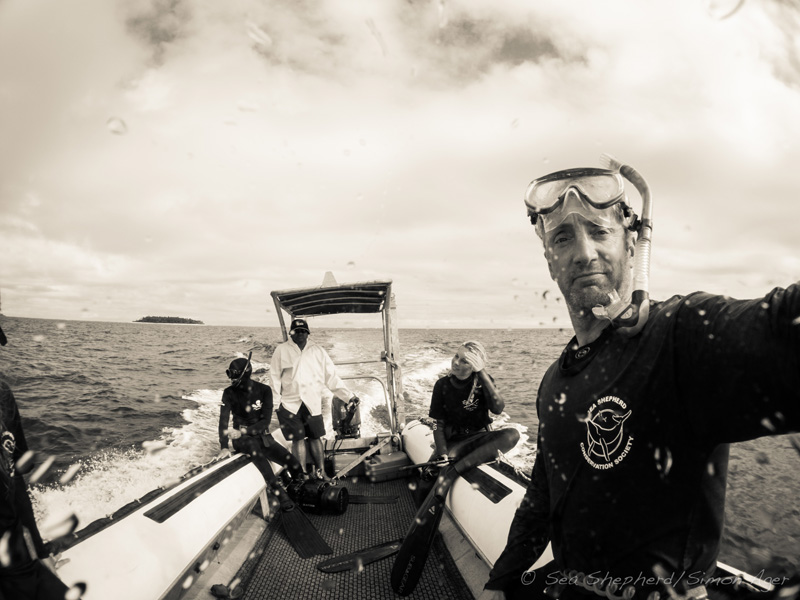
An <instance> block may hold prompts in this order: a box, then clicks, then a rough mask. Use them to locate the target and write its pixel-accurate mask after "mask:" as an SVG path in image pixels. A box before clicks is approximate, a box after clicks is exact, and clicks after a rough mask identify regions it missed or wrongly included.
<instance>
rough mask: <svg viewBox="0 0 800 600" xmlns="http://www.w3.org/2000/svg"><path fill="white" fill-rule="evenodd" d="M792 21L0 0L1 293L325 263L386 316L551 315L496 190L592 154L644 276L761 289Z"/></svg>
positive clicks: (799, 176)
mask: <svg viewBox="0 0 800 600" xmlns="http://www.w3.org/2000/svg"><path fill="white" fill-rule="evenodd" d="M737 7H738V8H737ZM731 11H733V13H732V14H730V13H731ZM799 30H800V3H798V1H797V0H762V1H759V2H755V1H753V0H744V2H743V3H741V4H740V3H739V2H738V0H732V1H729V2H728V1H725V0H670V1H669V2H666V1H665V2H647V3H644V2H638V1H635V0H630V1H618V0H605V1H603V2H597V0H581V1H565V0H542V1H538V2H535V3H534V2H530V1H529V0H482V1H479V0H438V1H437V0H427V1H426V0H382V1H381V2H375V1H371V0H362V1H358V0H328V1H325V0H319V1H313V2H311V1H303V2H273V1H271V0H226V1H225V2H218V1H216V0H195V1H192V2H189V1H187V0H66V1H59V2H53V1H52V0H5V1H4V2H2V3H0V253H1V256H2V258H1V259H0V292H1V293H2V311H3V313H4V314H6V315H12V316H21V317H43V318H53V319H88V320H107V321H131V320H134V319H137V318H139V317H141V316H144V315H173V316H183V317H190V318H196V319H201V320H203V321H204V322H206V323H207V324H215V325H223V324H236V325H239V324H240V325H251V326H253V325H263V326H274V325H275V324H277V321H276V319H275V314H274V309H273V308H272V307H271V299H270V297H269V292H270V291H271V290H275V289H290V288H297V287H306V286H311V285H316V284H318V283H321V281H322V278H323V275H324V273H325V272H326V271H333V273H334V274H335V275H336V277H337V279H338V280H339V282H357V281H371V280H375V279H384V278H390V279H392V280H393V281H394V288H395V294H396V297H397V302H398V313H399V314H398V316H399V318H400V325H401V327H507V326H513V327H537V326H542V325H544V326H554V325H555V326H562V325H567V324H568V320H567V318H566V310H565V309H564V307H563V300H561V299H560V298H558V293H557V288H556V287H555V285H554V283H553V282H552V281H551V280H550V279H549V276H548V273H547V268H546V264H545V262H544V259H543V257H542V255H541V246H540V243H539V241H538V239H537V238H536V236H535V234H534V233H533V230H532V228H531V226H530V224H529V223H528V222H527V221H526V218H525V211H524V206H523V202H522V196H523V193H524V190H525V187H526V186H527V184H528V182H529V181H530V180H531V179H533V178H534V177H537V176H540V175H543V174H545V173H548V172H550V171H554V170H557V169H563V168H567V167H574V166H600V155H601V154H602V153H610V154H612V155H614V156H616V157H617V158H619V159H620V160H622V161H624V162H628V163H630V164H631V165H633V166H634V167H636V168H637V169H638V170H639V171H640V172H641V173H642V174H643V175H644V176H645V177H646V178H647V180H648V182H649V184H650V187H651V189H652V191H653V198H654V213H655V231H654V243H653V260H652V276H651V293H652V296H653V297H656V298H664V297H666V296H669V295H672V294H675V293H687V292H691V291H694V290H697V289H704V290H707V291H711V292H719V293H726V294H729V295H732V296H735V297H753V296H757V295H761V294H763V293H765V292H766V291H768V290H769V289H771V288H772V287H774V286H776V285H786V284H788V283H791V282H792V281H795V280H798V279H800V252H798V250H800V46H799V45H798V40H800V31H799Z"/></svg>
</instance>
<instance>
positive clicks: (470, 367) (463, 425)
mask: <svg viewBox="0 0 800 600" xmlns="http://www.w3.org/2000/svg"><path fill="white" fill-rule="evenodd" d="M486 363H487V357H486V350H485V349H484V347H483V344H481V343H480V342H476V341H468V342H464V343H463V344H461V346H459V348H458V350H457V351H456V354H455V356H454V357H453V360H452V363H451V365H450V372H449V373H448V374H447V375H445V376H444V377H442V378H441V379H439V380H438V381H437V382H436V383H435V384H434V386H433V394H432V395H431V407H430V411H429V412H428V416H429V417H430V418H432V419H435V420H436V428H435V429H434V431H433V439H434V444H435V448H434V452H433V458H445V457H446V455H447V452H448V450H450V449H451V448H452V447H453V445H454V444H455V443H457V442H461V441H463V440H465V439H467V438H469V437H472V436H474V435H475V434H477V433H480V432H483V431H489V426H490V425H491V423H492V417H491V416H490V415H489V412H492V413H494V414H496V415H499V414H500V413H502V412H503V409H504V408H505V406H504V403H503V400H502V399H501V398H500V396H499V395H497V394H490V393H487V390H486V389H485V388H484V385H483V384H482V383H481V377H480V376H479V375H478V373H479V372H480V371H483V369H484V368H485V367H486Z"/></svg>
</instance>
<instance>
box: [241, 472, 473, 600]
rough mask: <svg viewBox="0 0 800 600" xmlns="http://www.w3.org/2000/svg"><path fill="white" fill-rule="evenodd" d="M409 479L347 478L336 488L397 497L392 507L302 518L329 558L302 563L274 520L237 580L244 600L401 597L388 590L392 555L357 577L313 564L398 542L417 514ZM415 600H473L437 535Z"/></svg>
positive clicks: (360, 506)
mask: <svg viewBox="0 0 800 600" xmlns="http://www.w3.org/2000/svg"><path fill="white" fill-rule="evenodd" d="M412 481H414V480H413V479H396V480H393V481H384V482H379V483H370V482H369V481H367V480H365V479H362V478H358V479H350V478H348V479H346V480H345V481H344V482H343V483H340V484H339V485H344V486H345V487H347V490H348V492H350V493H351V494H364V495H372V496H389V495H398V496H399V499H398V501H397V502H396V503H395V504H351V505H350V506H348V508H347V511H346V512H345V513H344V514H343V515H315V514H311V513H307V514H308V517H309V519H311V522H312V523H314V525H315V526H316V528H317V530H318V531H319V532H320V534H321V535H322V537H323V538H324V539H325V541H326V542H328V544H329V545H330V547H331V549H333V554H329V555H321V556H314V557H311V558H307V559H301V558H300V557H298V556H297V553H296V552H295V551H294V550H293V549H292V546H291V545H290V544H289V542H288V540H287V539H286V537H285V534H284V532H283V527H282V526H281V518H280V517H278V518H275V519H273V520H272V522H271V523H270V524H269V526H268V527H267V529H266V530H265V531H264V533H263V534H262V535H261V538H260V539H259V541H258V543H257V544H256V547H255V549H254V552H253V553H251V555H250V558H248V560H247V561H245V563H244V564H243V565H242V567H241V568H240V569H239V572H238V573H237V575H236V577H237V578H238V579H240V580H241V581H242V586H243V588H244V595H243V596H242V598H243V600H262V599H268V598H276V599H281V600H284V599H291V600H295V599H297V600H303V599H309V600H311V599H313V600H355V599H363V600H381V599H392V600H394V599H397V598H401V596H399V595H398V594H395V592H394V591H393V590H392V586H391V583H390V574H391V571H392V565H393V564H394V559H395V556H396V555H393V556H390V557H388V558H384V559H383V560H379V561H377V562H374V563H372V564H369V565H366V566H365V567H364V568H363V570H362V571H361V572H360V573H359V572H352V571H346V572H343V573H322V572H321V571H318V570H317V568H316V565H317V563H319V562H322V561H323V560H326V559H328V558H331V557H334V556H339V555H342V554H348V553H350V552H355V551H357V550H361V549H364V548H369V547H371V546H375V545H377V544H381V543H383V542H389V541H392V540H398V539H402V538H403V537H404V536H405V534H406V531H407V530H408V528H409V526H410V525H411V521H412V519H413V518H414V515H415V513H416V507H415V505H414V501H413V499H412V496H411V492H410V491H409V487H408V486H409V483H411V482H412ZM405 597H406V598H409V599H411V600H414V599H428V598H429V599H431V600H433V599H436V600H438V599H440V598H441V599H448V600H462V599H464V600H472V598H473V596H472V593H471V592H470V590H469V587H467V584H466V583H465V582H464V580H463V578H462V577H461V574H460V573H459V571H458V568H457V567H456V565H455V562H454V561H453V559H452V558H451V557H450V555H449V553H448V552H447V550H446V549H445V545H444V542H443V541H442V538H441V536H440V535H439V534H437V535H436V538H435V540H434V543H433V547H432V548H431V552H430V554H429V555H428V560H427V562H426V563H425V569H424V570H423V573H422V577H421V578H420V580H419V583H418V584H417V587H416V588H415V589H414V591H413V592H412V593H411V594H410V595H408V596H405Z"/></svg>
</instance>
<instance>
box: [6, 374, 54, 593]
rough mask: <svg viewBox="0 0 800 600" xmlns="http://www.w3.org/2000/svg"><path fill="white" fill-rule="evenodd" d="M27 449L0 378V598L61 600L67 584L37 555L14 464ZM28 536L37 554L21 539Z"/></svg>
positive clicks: (40, 546) (35, 532)
mask: <svg viewBox="0 0 800 600" xmlns="http://www.w3.org/2000/svg"><path fill="white" fill-rule="evenodd" d="M27 451H28V444H27V443H26V441H25V434H24V433H23V432H22V423H21V421H20V416H19V410H18V409H17V403H16V400H15V399H14V394H13V393H12V392H11V389H10V388H9V387H8V385H6V383H5V382H3V381H0V537H5V536H6V535H8V536H9V537H8V554H7V555H6V558H7V559H8V560H9V561H10V564H8V565H5V566H4V565H2V564H0V600H3V599H5V598H9V599H10V598H14V599H20V600H25V599H28V598H31V599H33V598H35V599H37V600H49V599H51V598H53V599H56V598H57V599H58V600H63V598H64V594H65V593H66V591H67V586H66V585H64V583H62V582H61V580H60V579H58V577H56V576H55V575H53V573H52V572H51V571H50V570H49V569H47V567H45V566H44V565H43V564H42V563H41V561H39V560H37V557H46V556H47V552H46V551H45V548H44V543H43V541H42V537H41V535H40V534H39V529H38V528H37V526H36V520H35V519H34V515H33V507H32V506H31V500H30V497H29V496H28V489H27V486H26V484H25V480H24V479H23V477H22V475H21V474H20V473H19V472H18V471H17V470H16V467H15V463H16V461H18V460H19V459H20V457H22V455H23V454H25V453H26V452H27ZM26 532H27V534H28V535H29V536H30V541H31V542H32V543H33V547H34V550H35V552H36V555H37V556H31V553H30V552H29V551H28V548H27V543H26V541H25V537H26Z"/></svg>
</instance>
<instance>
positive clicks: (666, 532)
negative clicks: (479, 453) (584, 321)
mask: <svg viewBox="0 0 800 600" xmlns="http://www.w3.org/2000/svg"><path fill="white" fill-rule="evenodd" d="M799 315H800V287H799V286H798V285H797V284H795V285H793V286H790V287H789V288H788V289H786V290H782V289H776V290H773V291H772V292H771V293H770V294H768V295H767V296H766V297H765V298H762V299H757V300H751V301H739V300H732V299H730V298H726V297H722V296H712V295H709V294H705V293H697V294H692V295H690V296H686V297H678V296H676V297H673V298H671V299H670V300H668V301H666V302H662V303H652V304H651V309H650V317H649V320H648V321H647V324H646V326H645V327H644V329H643V330H642V331H641V332H640V333H639V334H637V335H636V336H633V337H625V336H624V335H622V334H621V333H620V332H618V331H616V330H614V329H612V328H607V329H606V330H605V331H604V332H603V334H602V335H601V336H600V338H599V339H597V340H596V341H594V342H592V343H590V344H587V345H586V346H584V347H582V348H577V343H576V340H575V339H574V338H573V340H572V341H571V342H570V344H569V345H568V346H567V348H566V349H565V350H564V352H563V353H562V355H561V357H560V358H559V360H558V361H557V362H556V363H554V364H553V365H551V367H550V368H549V369H548V371H547V373H546V374H545V376H544V378H543V380H542V383H541V386H540V388H539V394H538V399H537V411H538V415H539V432H538V446H537V455H536V460H535V464H534V468H533V474H532V481H531V484H530V486H529V487H528V491H527V494H526V496H525V499H524V500H523V502H522V504H521V505H520V507H519V509H518V510H517V512H516V514H515V517H514V520H513V522H512V525H511V529H510V531H509V534H508V542H507V545H506V548H505V550H504V551H503V553H502V554H501V556H500V557H499V558H498V560H497V562H496V563H495V565H494V568H493V570H492V572H491V575H490V579H489V582H488V583H487V585H486V587H487V588H489V589H505V590H506V591H507V594H508V595H509V596H511V597H513V596H514V594H513V590H514V589H515V588H516V590H517V592H520V590H521V593H522V595H523V597H530V592H531V588H530V587H529V588H527V590H526V589H525V588H524V587H522V586H520V577H521V574H522V572H523V571H524V570H525V569H527V568H528V567H529V566H530V565H531V564H533V562H534V561H535V559H537V558H538V556H539V555H540V554H541V553H542V551H543V550H544V549H545V547H546V545H547V543H548V541H551V542H552V544H553V552H554V556H555V566H554V567H552V568H549V569H548V571H549V573H552V572H554V571H561V572H564V573H567V574H569V573H570V572H572V573H573V574H574V573H576V572H577V573H579V574H580V573H582V574H584V575H589V574H596V575H595V576H596V577H598V576H599V577H604V576H606V575H609V576H610V577H611V578H620V581H621V582H622V581H625V578H629V577H633V578H637V577H640V576H642V577H644V578H646V577H648V576H649V577H651V578H653V577H655V575H654V570H653V567H654V565H655V564H660V565H661V566H662V567H663V569H664V571H662V576H663V573H667V574H675V576H676V577H677V575H680V574H683V579H682V581H683V582H687V580H690V579H691V581H688V583H689V584H690V586H692V584H693V582H694V584H695V585H696V584H697V582H701V581H702V580H703V579H704V577H705V576H706V575H707V574H710V573H711V572H712V571H713V569H714V566H715V563H716V557H717V553H718V550H719V542H720V536H721V533H722V522H723V514H724V508H725V485H726V478H727V463H728V444H729V443H731V442H738V441H743V440H749V439H754V438H758V437H761V436H766V435H774V434H779V433H786V432H790V431H797V430H798V429H800V322H798V316H799ZM547 575H548V574H547V573H543V574H540V576H539V579H540V580H541V579H542V577H546V576H547ZM608 581H610V579H609V580H608ZM639 581H640V582H642V579H639ZM553 582H554V580H553V579H552V578H551V583H553ZM595 583H596V580H595ZM570 585H573V586H574V584H569V585H568V587H567V588H566V590H565V594H566V595H565V596H562V597H570V593H571V592H575V591H576V588H582V586H580V584H579V585H578V586H574V587H572V588H570ZM620 587H622V586H620ZM642 587H643V589H645V591H646V589H647V584H646V583H644V584H643V585H642ZM651 588H652V586H651ZM636 589H638V588H636ZM580 591H583V590H580ZM526 592H527V593H526ZM584 593H585V591H584ZM589 593H590V595H591V592H589ZM662 593H663V590H662ZM639 597H646V594H643V593H642V592H637V593H636V598H639Z"/></svg>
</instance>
